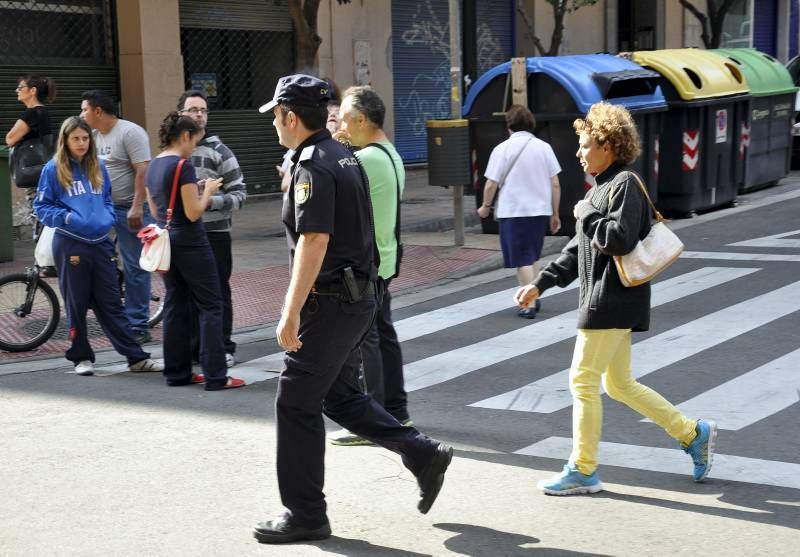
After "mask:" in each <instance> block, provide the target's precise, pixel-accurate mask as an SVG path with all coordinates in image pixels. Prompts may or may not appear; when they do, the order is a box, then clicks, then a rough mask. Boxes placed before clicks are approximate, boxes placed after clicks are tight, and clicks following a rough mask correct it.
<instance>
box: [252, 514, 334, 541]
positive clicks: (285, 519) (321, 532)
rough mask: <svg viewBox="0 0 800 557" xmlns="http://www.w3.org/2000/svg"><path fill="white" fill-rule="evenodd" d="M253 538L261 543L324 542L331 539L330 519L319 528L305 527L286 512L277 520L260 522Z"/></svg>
mask: <svg viewBox="0 0 800 557" xmlns="http://www.w3.org/2000/svg"><path fill="white" fill-rule="evenodd" d="M253 537H255V539H257V540H258V542H259V543H288V542H299V541H306V540H324V539H327V538H330V537H331V524H330V522H328V519H327V518H326V519H325V522H324V523H322V524H320V525H317V526H305V525H300V524H296V523H295V521H293V518H292V513H290V512H285V513H283V515H282V516H279V517H278V518H276V519H275V520H268V521H267V522H259V523H258V524H256V525H255V527H254V528H253Z"/></svg>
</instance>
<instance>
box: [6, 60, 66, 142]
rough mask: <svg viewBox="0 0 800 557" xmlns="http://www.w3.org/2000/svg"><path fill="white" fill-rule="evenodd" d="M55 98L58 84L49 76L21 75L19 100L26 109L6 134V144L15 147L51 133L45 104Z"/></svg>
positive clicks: (18, 86) (18, 91)
mask: <svg viewBox="0 0 800 557" xmlns="http://www.w3.org/2000/svg"><path fill="white" fill-rule="evenodd" d="M55 98H56V86H55V83H53V80H52V79H50V78H49V77H40V76H38V75H26V76H24V77H21V78H20V79H19V82H18V84H17V100H18V101H19V102H21V103H22V104H24V105H25V110H24V111H23V112H22V114H21V115H20V117H19V119H18V120H17V121H16V122H15V123H14V126H13V127H12V128H11V129H10V130H9V131H8V133H7V134H6V145H8V146H9V147H13V146H14V145H16V144H17V143H19V142H20V141H26V140H28V139H36V138H38V137H44V136H46V135H51V134H52V133H53V129H52V125H51V124H50V115H49V114H48V112H47V108H45V106H44V105H45V103H51V102H53V101H54V100H55Z"/></svg>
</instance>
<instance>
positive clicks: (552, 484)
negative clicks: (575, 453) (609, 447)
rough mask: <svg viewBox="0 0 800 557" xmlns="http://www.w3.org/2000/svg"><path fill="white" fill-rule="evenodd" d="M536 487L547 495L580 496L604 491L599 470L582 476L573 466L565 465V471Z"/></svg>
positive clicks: (542, 481) (540, 482) (539, 483)
mask: <svg viewBox="0 0 800 557" xmlns="http://www.w3.org/2000/svg"><path fill="white" fill-rule="evenodd" d="M536 487H538V488H539V489H541V490H542V491H544V492H545V493H546V494H547V495H580V494H582V493H597V492H598V491H603V483H602V482H601V481H600V476H599V475H598V474H597V470H595V471H594V472H592V474H591V475H589V476H587V475H586V474H581V473H580V472H579V471H578V469H577V468H575V467H574V466H573V465H572V464H569V463H567V464H565V465H564V470H562V472H561V473H560V474H559V475H557V476H553V477H552V478H550V479H549V480H541V481H539V482H538V483H537V484H536Z"/></svg>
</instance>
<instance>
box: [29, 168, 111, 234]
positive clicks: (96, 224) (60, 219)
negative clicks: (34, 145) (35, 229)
mask: <svg viewBox="0 0 800 557" xmlns="http://www.w3.org/2000/svg"><path fill="white" fill-rule="evenodd" d="M71 162H72V180H73V181H72V185H71V186H70V187H69V189H67V190H65V189H64V188H63V187H62V185H61V184H60V183H59V181H58V176H57V175H56V163H55V160H51V161H50V162H48V163H47V164H46V165H45V167H44V169H42V175H41V176H40V177H39V186H38V187H37V189H36V200H35V201H34V202H33V209H34V211H36V216H37V218H38V219H39V220H40V221H41V222H42V223H44V225H45V226H49V227H51V228H55V229H56V233H57V234H64V235H66V236H69V237H71V238H74V239H76V240H79V241H81V242H86V243H89V244H96V243H99V242H102V241H103V240H105V239H106V238H107V237H108V233H109V232H110V231H111V228H112V227H113V226H114V225H115V224H116V215H115V213H114V205H113V204H112V202H111V179H110V178H109V177H108V171H107V170H106V167H105V165H104V164H103V162H102V161H100V167H101V170H102V173H103V188H102V190H101V191H100V192H99V193H95V191H94V190H93V189H92V184H91V182H90V181H89V179H88V178H87V177H86V176H85V175H84V173H83V171H82V170H81V167H80V165H79V164H78V163H77V162H75V161H71Z"/></svg>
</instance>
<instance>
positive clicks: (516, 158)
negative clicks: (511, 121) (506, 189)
mask: <svg viewBox="0 0 800 557" xmlns="http://www.w3.org/2000/svg"><path fill="white" fill-rule="evenodd" d="M532 139H533V134H531V136H530V137H529V138H528V141H526V142H525V145H523V146H522V149H520V150H519V152H518V153H517V154H516V155H514V158H513V159H511V164H509V165H508V168H506V171H505V173H504V174H503V179H502V180H500V181H499V182H498V183H497V189H500V188H502V187H503V184H505V183H506V178H508V175H509V174H511V169H512V168H514V165H515V164H517V161H518V160H519V157H520V155H522V153H523V151H525V149H527V148H528V143H530V142H531V140H532Z"/></svg>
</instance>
